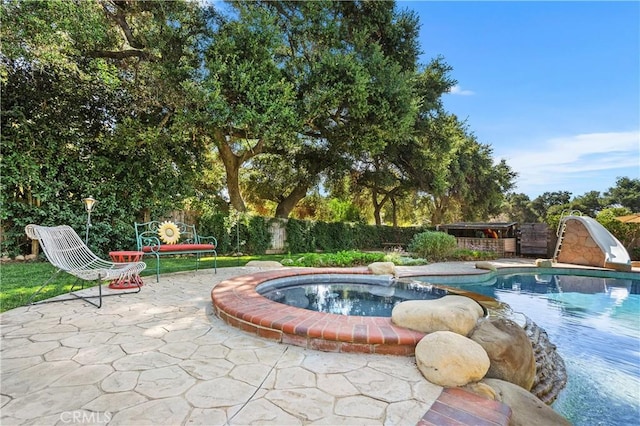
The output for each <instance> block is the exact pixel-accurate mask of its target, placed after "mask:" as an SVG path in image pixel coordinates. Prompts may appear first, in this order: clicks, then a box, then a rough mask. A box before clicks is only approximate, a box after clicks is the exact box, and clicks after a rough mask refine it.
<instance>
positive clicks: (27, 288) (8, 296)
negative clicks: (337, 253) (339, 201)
mask: <svg viewBox="0 0 640 426" xmlns="http://www.w3.org/2000/svg"><path fill="white" fill-rule="evenodd" d="M287 257H289V255H285V254H281V255H262V256H242V257H218V268H225V267H232V266H244V265H246V264H247V262H249V261H250V260H277V261H280V260H282V259H284V258H287ZM144 261H145V263H146V264H147V269H145V270H144V271H142V274H141V275H142V276H143V277H145V276H153V275H155V273H156V259H155V258H153V257H146V258H145V259H144ZM195 268H196V262H195V258H194V257H164V258H162V259H161V260H160V274H168V273H172V272H180V271H189V270H195ZM207 268H213V257H209V258H202V261H201V263H200V265H199V266H198V269H207ZM55 272H56V268H55V267H53V266H52V265H51V264H50V263H49V262H10V263H4V264H2V266H1V267H0V312H4V311H7V310H9V309H13V308H16V307H18V306H23V305H25V304H26V303H27V302H28V301H29V298H30V297H31V296H32V294H33V293H35V292H36V291H37V290H38V288H39V287H40V286H41V285H42V284H44V283H45V282H46V281H47V280H48V279H49V278H50V277H51V276H52V275H53V274H54V273H55ZM74 282H75V277H73V276H72V275H69V274H67V273H66V272H61V273H60V274H58V275H57V276H56V277H55V278H54V279H53V280H52V281H51V282H50V283H49V284H47V286H46V287H45V288H44V289H43V290H42V291H41V292H40V294H38V296H37V298H36V299H35V300H44V299H48V298H51V297H54V296H57V295H59V294H64V293H67V292H68V291H69V290H70V289H71V286H72V285H73V283H74ZM84 284H85V286H87V284H88V285H92V283H90V282H87V281H85V282H84ZM79 285H80V284H78V286H79Z"/></svg>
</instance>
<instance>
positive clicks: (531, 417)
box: [481, 379, 571, 426]
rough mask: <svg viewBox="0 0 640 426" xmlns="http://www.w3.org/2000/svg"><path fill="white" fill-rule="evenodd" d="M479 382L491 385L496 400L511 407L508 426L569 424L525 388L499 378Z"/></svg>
mask: <svg viewBox="0 0 640 426" xmlns="http://www.w3.org/2000/svg"><path fill="white" fill-rule="evenodd" d="M481 383H484V384H486V385H489V386H491V387H492V388H493V389H494V390H495V391H496V395H497V397H498V401H501V402H504V403H505V404H507V405H508V406H509V407H511V411H512V413H511V421H510V422H509V426H528V425H536V426H545V425H548V426H561V425H571V423H569V421H567V419H565V418H564V417H562V416H561V415H560V414H558V413H556V412H555V411H553V409H552V408H551V407H549V406H548V405H547V404H545V403H544V402H542V401H541V400H539V399H538V398H536V397H535V396H534V395H533V394H531V393H529V392H528V391H527V390H525V389H523V388H521V387H520V386H518V385H514V384H513V383H509V382H505V381H503V380H499V379H484V380H482V382H481Z"/></svg>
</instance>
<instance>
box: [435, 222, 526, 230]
mask: <svg viewBox="0 0 640 426" xmlns="http://www.w3.org/2000/svg"><path fill="white" fill-rule="evenodd" d="M517 224H518V222H456V223H448V224H445V225H438V229H509V228H512V227H513V226H515V225H517Z"/></svg>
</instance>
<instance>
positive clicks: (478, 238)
mask: <svg viewBox="0 0 640 426" xmlns="http://www.w3.org/2000/svg"><path fill="white" fill-rule="evenodd" d="M438 230H441V231H444V232H446V233H447V234H449V235H453V236H454V237H456V240H457V241H458V247H459V248H464V249H469V250H482V251H493V252H496V253H498V254H499V255H500V256H514V255H516V253H517V234H518V222H457V223H450V224H446V225H438Z"/></svg>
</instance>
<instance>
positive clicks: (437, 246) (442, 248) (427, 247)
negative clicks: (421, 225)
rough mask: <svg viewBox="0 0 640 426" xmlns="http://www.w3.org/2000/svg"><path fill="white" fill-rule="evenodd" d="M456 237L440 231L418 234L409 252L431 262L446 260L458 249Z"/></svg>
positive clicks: (412, 241)
mask: <svg viewBox="0 0 640 426" xmlns="http://www.w3.org/2000/svg"><path fill="white" fill-rule="evenodd" d="M457 245H458V243H457V241H456V237H454V236H453V235H449V234H446V233H444V232H439V231H427V232H422V233H420V234H417V235H415V236H414V237H413V239H412V240H411V243H410V244H409V252H411V253H415V254H416V255H418V256H420V257H424V258H425V259H428V260H430V261H438V260H443V259H446V258H447V256H449V255H450V254H451V253H452V252H453V251H454V250H455V249H456V247H457Z"/></svg>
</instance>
